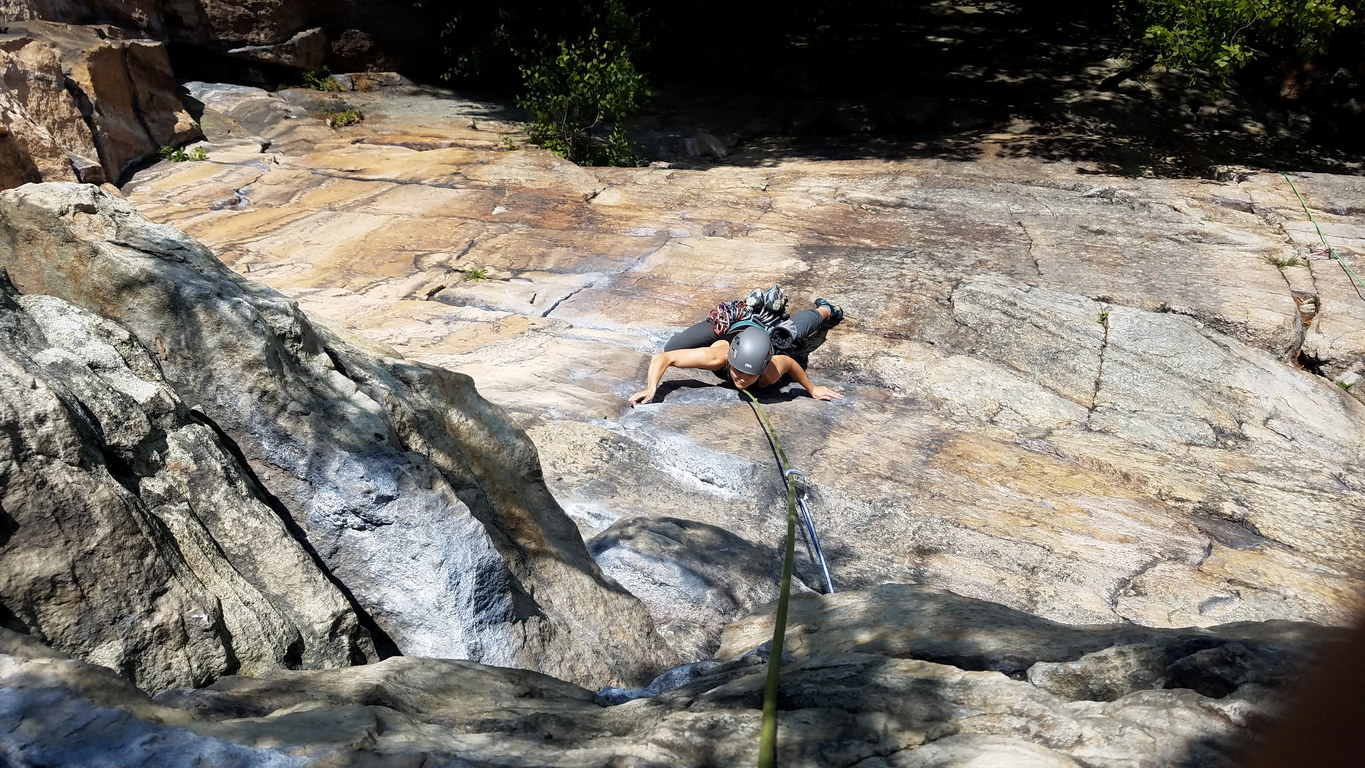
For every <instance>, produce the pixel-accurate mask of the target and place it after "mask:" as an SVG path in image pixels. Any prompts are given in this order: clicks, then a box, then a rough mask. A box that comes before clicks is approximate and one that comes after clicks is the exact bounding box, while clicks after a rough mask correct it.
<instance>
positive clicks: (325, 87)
mask: <svg viewBox="0 0 1365 768" xmlns="http://www.w3.org/2000/svg"><path fill="white" fill-rule="evenodd" d="M303 84H304V86H306V87H307V88H309V89H310V90H314V91H326V92H328V93H337V92H338V91H340V90H341V83H338V82H337V80H336V78H335V77H332V73H331V72H328V71H327V70H326V69H324V70H322V71H321V72H304V73H303Z"/></svg>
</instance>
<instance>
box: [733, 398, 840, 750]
mask: <svg viewBox="0 0 1365 768" xmlns="http://www.w3.org/2000/svg"><path fill="white" fill-rule="evenodd" d="M740 391H741V392H743V393H744V394H746V395H748V396H749V400H750V402H751V404H752V405H753V407H754V413H756V414H757V415H758V420H759V422H760V423H762V424H763V429H764V430H766V431H767V433H768V442H770V443H771V444H772V446H773V452H774V453H776V454H777V464H778V467H779V468H781V470H782V479H783V480H785V481H786V483H787V544H786V549H785V550H784V552H783V555H782V581H781V586H780V589H779V591H778V596H777V615H776V616H775V617H774V623H773V639H772V643H771V645H770V647H769V656H768V677H767V680H766V681H765V682H764V684H763V720H762V723H761V725H760V727H759V736H758V765H759V768H773V766H775V765H776V764H777V686H778V681H779V680H780V678H781V675H782V641H783V638H784V637H785V636H786V634H787V605H788V603H790V602H791V592H792V565H793V563H794V562H795V560H796V509H797V504H798V501H797V492H796V487H797V478H798V477H799V478H801V479H802V492H801V501H800V502H799V503H800V505H801V510H802V512H803V513H804V514H805V517H806V525H807V529H806V530H807V533H809V535H810V540H811V543H812V548H813V549H814V550H815V551H816V553H819V551H820V544H819V541H818V540H817V539H816V538H815V526H814V525H813V524H812V523H811V521H810V511H809V510H807V509H806V506H805V499H806V497H807V495H808V493H809V491H808V489H807V488H806V486H807V484H808V481H809V477H807V476H806V473H804V472H802V471H801V470H799V469H794V468H792V466H791V462H790V461H788V460H787V451H786V450H785V449H783V447H782V441H781V440H778V439H777V430H775V429H773V422H772V420H771V419H769V418H768V412H767V411H766V410H765V409H764V408H763V404H762V403H760V402H758V398H757V397H754V394H753V393H752V392H750V391H749V390H747V389H742V390H740ZM819 558H820V567H821V568H822V569H823V570H824V574H825V583H826V584H828V585H829V591H830V593H833V592H834V583H833V582H832V581H830V580H829V569H828V568H826V567H825V558H824V555H823V554H821V555H819Z"/></svg>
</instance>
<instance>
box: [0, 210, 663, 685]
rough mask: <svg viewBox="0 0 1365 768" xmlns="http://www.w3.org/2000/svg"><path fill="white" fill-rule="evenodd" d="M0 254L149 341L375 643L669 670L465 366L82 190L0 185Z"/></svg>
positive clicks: (637, 673)
mask: <svg viewBox="0 0 1365 768" xmlns="http://www.w3.org/2000/svg"><path fill="white" fill-rule="evenodd" d="M0 266H4V267H6V268H7V269H9V270H10V274H11V276H12V277H13V279H14V282H15V283H16V284H17V285H18V286H19V287H20V288H21V290H23V291H24V292H25V293H26V294H47V295H52V296H57V297H60V298H62V299H65V300H66V301H69V302H71V303H73V304H76V305H77V306H80V307H82V308H84V309H86V310H87V311H89V312H93V313H97V314H100V315H102V316H105V317H108V318H110V319H112V320H114V321H116V322H117V323H119V324H120V325H122V326H123V327H125V328H127V329H128V331H129V332H130V334H131V336H132V338H133V339H135V340H136V343H137V344H138V345H141V346H142V347H143V348H145V349H147V350H149V351H150V352H151V355H152V356H153V357H154V358H155V360H156V364H157V366H158V367H159V369H160V371H161V372H162V374H163V375H164V376H165V379H166V381H167V383H168V384H169V386H170V387H171V388H172V389H174V391H175V392H176V393H177V394H178V395H179V397H180V398H181V399H182V400H184V401H185V402H186V403H187V404H188V405H189V407H190V409H192V410H193V411H194V412H195V414H196V419H197V420H198V422H200V423H201V424H203V425H204V426H205V427H206V428H208V429H210V430H212V431H213V432H214V433H216V434H217V435H218V436H219V438H220V439H222V440H223V441H224V442H225V443H228V444H230V445H231V446H232V449H233V450H234V451H235V452H237V453H238V454H239V458H240V460H241V461H242V462H243V467H244V468H243V469H242V470H241V471H242V472H243V473H244V474H247V475H249V476H250V478H251V479H252V480H253V481H254V483H256V484H258V485H259V493H260V494H261V495H262V497H263V498H265V499H267V500H268V501H269V503H270V504H271V505H272V506H273V507H275V508H276V509H277V510H279V511H280V513H281V514H282V515H283V516H284V523H285V524H286V525H287V526H288V527H290V528H291V529H292V530H293V532H294V533H295V534H296V535H297V536H298V537H299V539H300V541H301V542H302V543H303V544H304V546H305V547H306V548H307V549H308V551H310V552H311V553H313V554H314V555H315V557H316V558H317V560H318V561H319V562H320V563H321V564H322V566H323V567H324V568H325V570H326V572H327V574H328V575H329V577H330V578H331V579H333V580H334V581H335V582H337V583H338V584H339V585H340V586H341V587H342V588H343V589H344V590H345V591H346V593H347V594H348V595H349V596H350V597H351V598H352V599H353V600H354V602H355V604H356V605H358V606H359V607H360V609H361V610H362V611H363V612H364V613H365V614H366V615H367V616H368V617H369V619H370V620H371V621H372V622H373V627H374V628H375V631H377V632H379V633H381V637H379V638H378V640H379V641H380V643H381V650H383V649H385V648H387V649H388V650H390V651H392V650H398V651H401V652H403V653H410V654H420V655H427V656H439V657H447V658H468V659H475V660H480V661H484V662H486V663H495V664H500V665H505V666H523V667H528V668H532V669H537V670H541V671H546V672H553V673H554V674H557V675H560V676H562V677H565V678H567V679H570V680H574V681H578V682H582V683H585V684H594V685H605V684H621V683H625V684H632V683H640V682H643V681H645V680H648V678H649V676H650V673H651V672H652V671H654V670H657V669H659V668H662V667H666V666H670V663H669V662H670V661H671V660H672V657H670V656H668V655H666V653H665V651H664V650H663V644H662V642H661V640H660V639H659V637H658V635H656V634H655V633H654V631H653V626H652V622H651V620H650V619H649V617H648V615H647V614H646V612H645V611H644V609H643V608H642V606H641V605H640V604H639V602H638V601H636V600H635V599H634V598H632V597H631V596H630V595H629V594H628V593H626V592H625V590H623V589H621V587H620V586H618V585H617V584H616V583H615V582H613V581H611V580H610V579H608V578H606V577H605V576H604V575H603V574H602V572H601V571H600V570H599V569H598V567H597V566H596V565H595V564H594V563H593V561H592V559H591V558H590V557H589V555H588V553H587V550H586V548H585V547H584V544H583V540H582V539H581V538H580V536H579V534H578V531H577V529H576V528H575V527H574V525H573V523H572V522H571V521H570V520H569V519H568V518H567V517H566V516H565V515H564V514H563V512H562V511H561V510H560V508H559V507H558V505H557V504H556V503H555V501H554V499H553V498H552V497H551V496H550V494H549V492H548V490H547V489H546V488H545V485H544V483H543V481H542V479H541V476H540V467H539V463H538V459H537V455H536V451H535V448H534V447H533V446H532V445H531V443H530V441H529V440H527V439H526V437H525V435H524V434H523V433H522V432H521V431H520V430H519V429H517V428H516V427H515V426H514V425H512V424H511V423H510V422H509V421H508V420H507V419H506V418H505V416H504V415H503V413H502V411H501V410H500V409H499V408H497V407H496V406H493V405H491V404H489V403H488V402H487V401H485V400H483V399H482V398H481V397H479V395H478V393H477V392H476V391H475V390H474V387H473V384H472V382H471V381H470V379H469V378H468V377H466V376H462V375H459V374H454V373H450V372H447V371H444V370H441V369H437V368H433V367H430V366H425V365H418V364H411V363H406V362H403V361H399V360H394V359H391V358H384V357H378V356H375V355H371V354H367V353H363V352H360V351H359V350H357V349H355V348H354V347H351V346H350V345H348V344H347V343H345V342H343V341H342V340H341V339H339V338H338V337H336V336H335V335H333V334H332V333H330V332H328V331H326V330H324V329H322V328H319V327H317V326H314V325H313V324H312V323H311V322H309V321H308V319H307V318H306V317H304V315H303V314H302V313H301V312H300V311H299V309H298V307H297V305H296V304H294V303H293V302H291V301H289V300H287V299H285V298H284V297H282V296H280V295H279V294H277V293H275V292H273V291H271V290H269V289H266V288H263V287H261V286H258V285H255V284H253V283H250V282H248V281H246V280H245V279H243V278H241V277H238V276H237V275H235V274H233V273H232V272H230V271H229V270H227V269H226V268H225V267H224V266H223V265H222V264H221V263H219V262H218V260H217V259H216V258H214V256H213V254H211V253H210V252H208V251H207V250H206V249H205V248H204V247H203V246H201V245H200V244H199V243H197V242H195V241H194V240H192V239H191V238H189V237H188V236H186V235H184V234H182V233H180V232H179V231H177V230H175V229H173V228H171V227H168V226H164V225H156V224H152V223H150V222H148V221H147V220H146V219H144V218H142V217H141V216H140V215H139V214H137V213H136V212H135V211H134V210H133V209H132V208H131V207H130V206H129V205H128V204H127V203H126V202H124V201H122V200H120V199H118V198H116V197H113V196H111V195H109V194H107V193H105V192H103V191H101V190H100V189H98V188H95V187H91V186H81V185H73V184H45V185H27V186H24V187H20V188H18V189H16V190H11V191H8V192H5V193H3V194H0ZM134 471H136V468H134ZM609 638H610V639H609Z"/></svg>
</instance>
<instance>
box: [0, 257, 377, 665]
mask: <svg viewBox="0 0 1365 768" xmlns="http://www.w3.org/2000/svg"><path fill="white" fill-rule="evenodd" d="M0 367H3V368H4V370H5V375H4V376H3V377H0V432H2V433H3V434H4V435H5V437H4V438H3V439H0V530H3V533H2V534H0V574H3V575H0V609H2V610H3V611H4V616H5V618H6V622H5V623H6V625H7V626H8V625H13V626H17V627H21V628H23V629H24V630H25V631H26V632H28V633H31V634H32V635H33V636H35V637H37V638H41V639H42V640H43V641H44V642H46V643H50V644H51V645H53V646H55V647H57V648H61V649H62V650H64V651H67V652H68V653H72V654H75V655H78V656H80V657H82V658H84V659H86V660H88V661H92V662H95V663H99V664H103V665H105V666H107V667H109V668H111V669H114V670H118V671H119V672H120V673H122V674H123V675H125V676H126V677H127V678H128V679H129V680H131V681H133V682H135V683H137V684H138V685H140V686H142V687H144V688H147V689H149V690H160V689H163V688H170V687H177V686H185V685H197V684H203V683H206V682H208V681H210V680H212V679H214V678H216V677H218V676H220V675H223V674H230V673H236V672H243V673H248V674H255V673H258V672H261V671H264V670H267V669H270V668H273V667H282V666H290V667H297V666H303V667H310V668H316V667H335V666H342V665H346V664H350V663H353V662H354V661H359V660H363V659H364V658H365V657H366V656H371V657H372V656H373V653H374V650H373V647H372V645H371V642H370V639H369V637H368V636H367V635H366V634H365V632H364V631H363V630H361V629H360V628H359V626H358V624H357V619H356V615H355V613H354V611H352V609H351V606H350V605H348V604H347V602H346V600H345V598H344V597H343V596H342V595H341V593H340V592H339V591H338V590H337V589H336V588H335V587H334V586H333V585H332V584H330V583H329V582H328V581H327V579H326V578H325V577H324V575H323V573H322V571H321V570H320V569H319V568H318V567H317V565H316V564H315V563H314V561H313V558H312V557H311V556H310V555H309V554H308V553H307V552H305V550H304V549H303V547H302V546H301V545H300V544H299V543H298V542H297V541H295V540H294V539H293V538H292V537H291V536H290V534H289V532H288V530H286V527H285V525H284V524H283V523H282V522H281V521H280V519H279V517H278V516H277V514H276V513H275V512H274V511H273V510H271V509H270V508H269V507H268V506H267V505H266V503H265V502H264V500H263V499H262V498H261V496H260V494H259V493H258V491H257V489H256V488H255V487H253V484H252V481H251V479H250V477H249V476H247V475H246V474H244V471H245V470H244V467H242V466H241V465H240V464H239V463H238V462H237V459H236V458H235V457H234V456H233V455H232V453H231V449H230V447H229V446H227V445H225V444H224V443H223V442H222V441H221V440H220V439H219V437H218V436H217V435H215V434H214V431H213V430H212V429H211V428H210V427H209V426H207V425H206V424H204V423H203V421H202V419H200V418H198V417H197V415H196V414H195V413H194V412H193V411H191V409H190V408H189V407H188V406H187V405H186V404H185V403H184V402H182V401H181V399H180V398H179V397H178V396H177V395H176V393H175V391H174V390H173V389H172V388H171V387H170V386H169V385H168V384H167V382H166V381H165V379H164V378H163V376H162V373H161V370H160V367H159V365H158V362H157V361H156V359H155V358H154V357H153V355H152V354H151V353H149V352H148V350H147V349H146V348H145V347H143V345H142V344H141V343H140V342H139V341H138V340H137V339H135V338H134V337H133V336H132V335H131V334H130V333H128V332H127V331H126V330H125V329H123V328H121V327H119V326H117V325H115V324H114V323H112V322H109V321H108V320H105V319H103V318H100V317H98V316H95V315H92V314H91V313H89V312H86V311H84V310H81V309H78V308H77V307H74V306H72V305H70V304H68V303H66V302H64V301H62V300H60V299H56V298H53V297H51V296H19V295H18V294H17V293H16V292H15V291H14V289H13V286H11V285H10V284H9V282H8V280H7V279H0Z"/></svg>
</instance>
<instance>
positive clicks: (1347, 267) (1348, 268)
mask: <svg viewBox="0 0 1365 768" xmlns="http://www.w3.org/2000/svg"><path fill="white" fill-rule="evenodd" d="M1280 175H1281V176H1283V177H1284V180H1285V181H1287V182H1289V188H1290V189H1292V190H1294V196H1295V197H1297V198H1298V199H1299V205H1301V206H1303V212H1304V213H1305V214H1307V215H1308V220H1309V221H1310V222H1312V223H1313V229H1316V230H1317V231H1318V237H1319V238H1320V239H1321V240H1322V244H1323V245H1325V246H1327V252H1328V253H1330V254H1332V258H1334V259H1336V260H1337V263H1338V264H1340V265H1341V267H1342V269H1345V270H1346V274H1348V275H1350V276H1351V277H1353V278H1355V281H1356V283H1358V284H1359V285H1360V287H1361V288H1365V281H1362V280H1361V279H1360V275H1357V274H1356V271H1355V270H1354V269H1351V265H1350V264H1347V263H1346V260H1345V259H1343V258H1341V254H1339V253H1337V249H1335V248H1333V247H1332V244H1331V243H1329V242H1327V236H1326V235H1324V234H1323V233H1322V227H1319V226H1318V221H1317V219H1314V218H1313V212H1312V211H1310V210H1308V202H1307V201H1305V200H1304V199H1303V195H1301V194H1299V188H1298V187H1296V186H1294V180H1293V179H1291V178H1289V174H1287V173H1285V172H1283V171H1281V172H1280Z"/></svg>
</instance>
